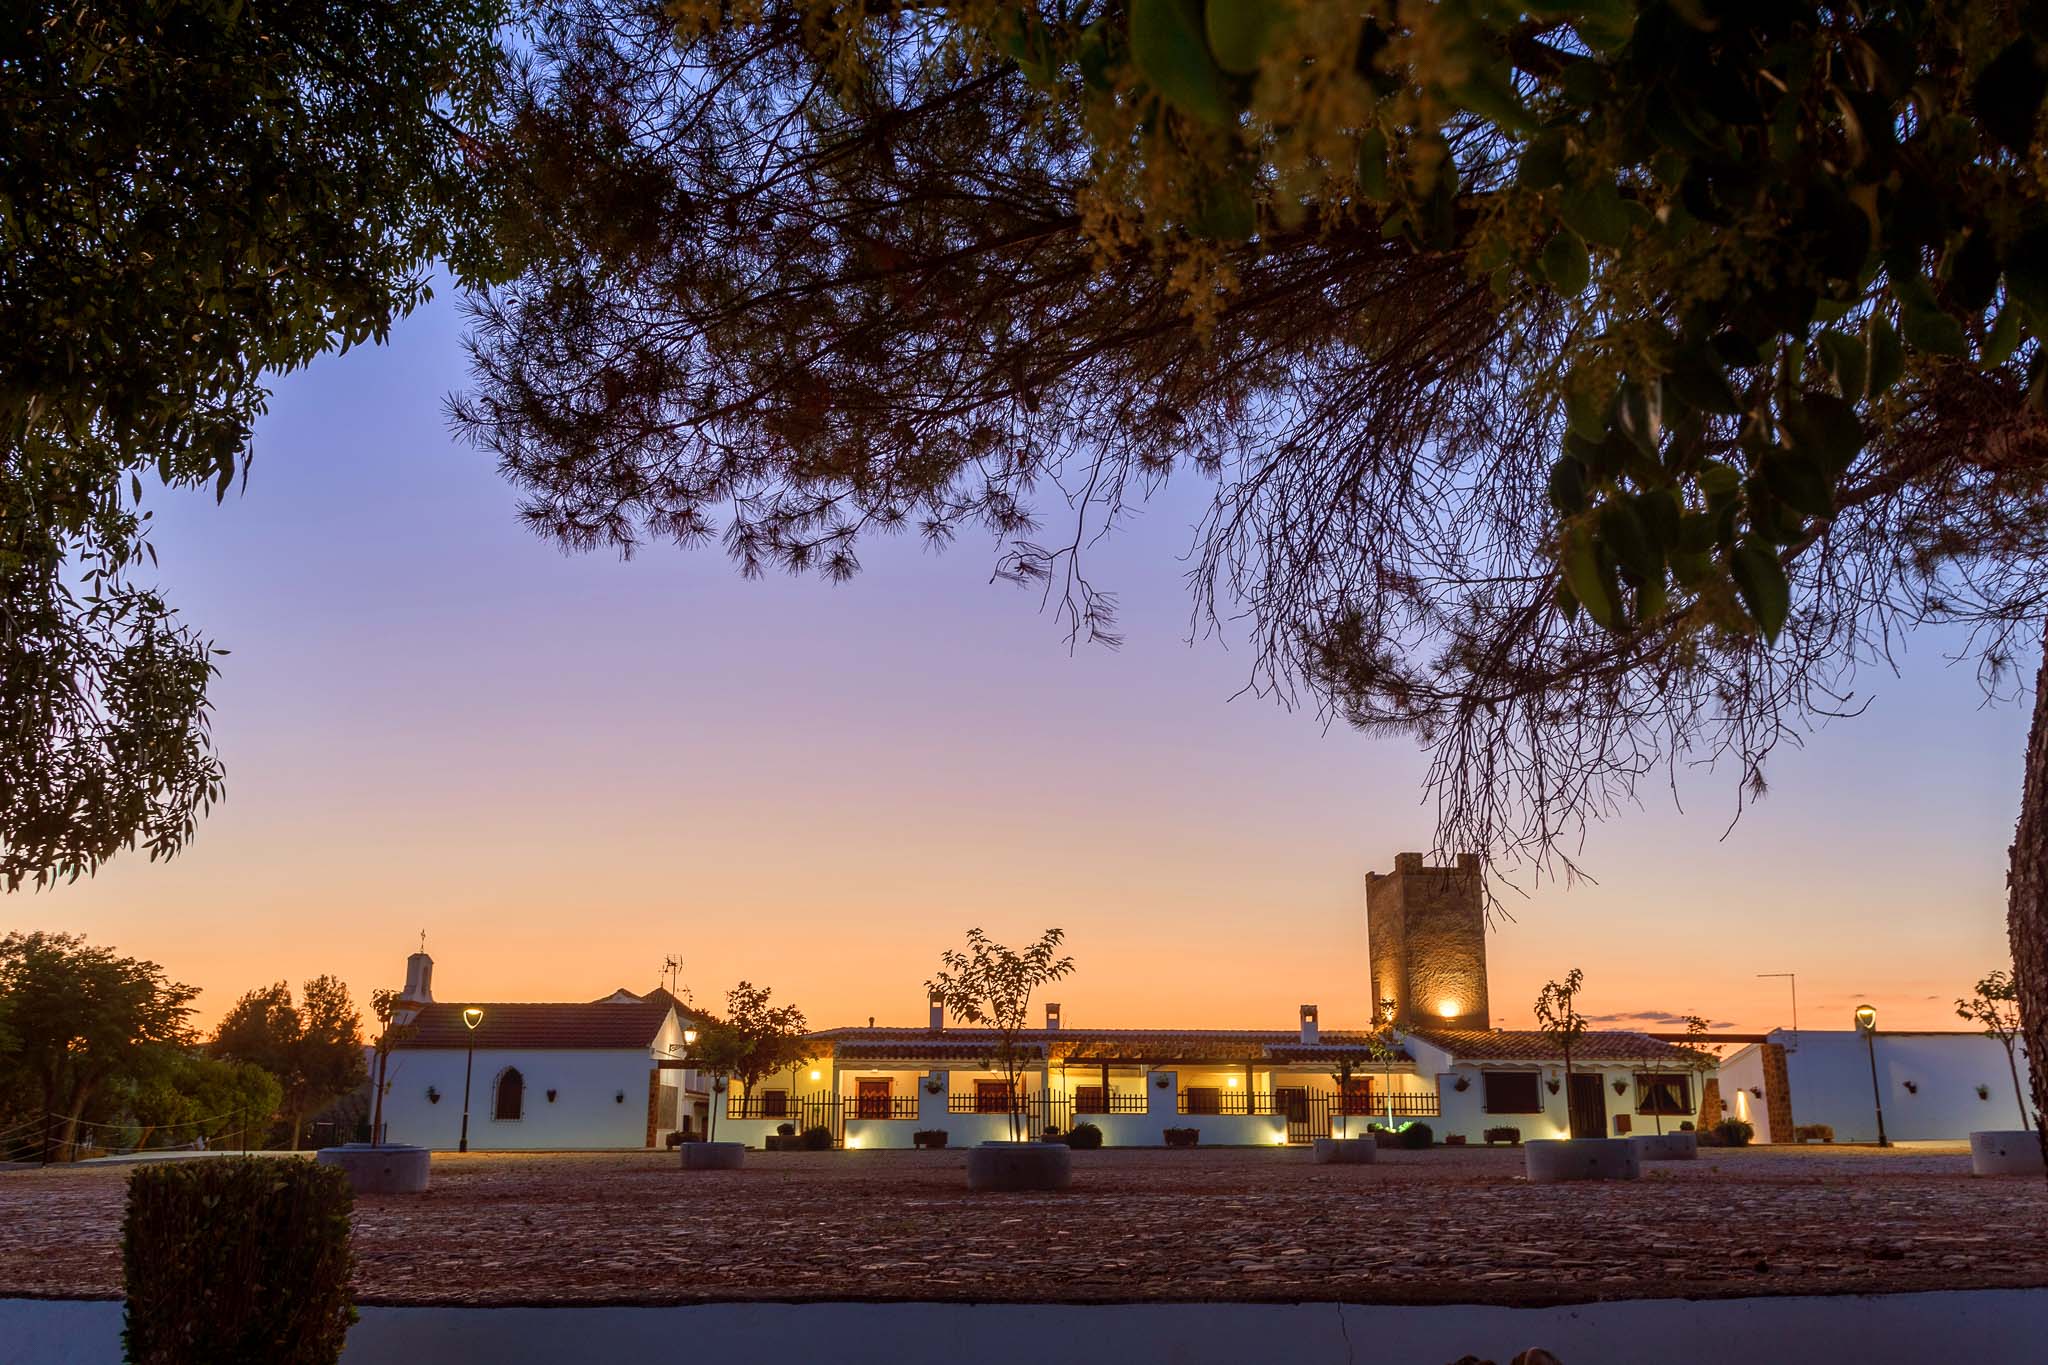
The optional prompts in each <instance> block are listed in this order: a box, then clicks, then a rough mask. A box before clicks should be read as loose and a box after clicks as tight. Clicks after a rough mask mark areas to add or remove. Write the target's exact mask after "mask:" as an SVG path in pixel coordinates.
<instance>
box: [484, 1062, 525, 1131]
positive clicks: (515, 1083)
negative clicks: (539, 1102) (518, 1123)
mask: <svg viewBox="0 0 2048 1365" xmlns="http://www.w3.org/2000/svg"><path fill="white" fill-rule="evenodd" d="M525 1107H526V1078H525V1077H524V1076H522V1075H520V1074H519V1068H517V1067H511V1066H508V1067H506V1068H505V1071H504V1074H502V1075H500V1076H499V1077H498V1084H497V1087H496V1090H495V1097H494V1098H493V1099H492V1101H491V1117H492V1118H494V1119H497V1120H498V1121H499V1122H501V1123H509V1122H512V1121H514V1120H516V1119H517V1118H518V1117H519V1116H520V1113H521V1112H522V1111H523V1110H524V1109H525Z"/></svg>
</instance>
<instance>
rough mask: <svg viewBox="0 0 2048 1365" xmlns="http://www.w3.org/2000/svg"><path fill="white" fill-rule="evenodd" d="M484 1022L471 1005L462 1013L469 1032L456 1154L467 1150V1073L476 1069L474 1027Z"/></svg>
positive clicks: (480, 1014)
mask: <svg viewBox="0 0 2048 1365" xmlns="http://www.w3.org/2000/svg"><path fill="white" fill-rule="evenodd" d="M483 1021H484V1012H483V1011H482V1010H480V1009H478V1008H477V1007H476V1006H475V1005H471V1006H470V1007H469V1008H468V1009H466V1010H464V1011H463V1012H462V1022H463V1025H464V1027H466V1028H468V1030H469V1057H468V1059H467V1060H465V1061H464V1062H463V1063H462V1140H461V1141H460V1142H458V1143H457V1144H456V1145H455V1150H456V1151H458V1152H466V1151H468V1150H469V1073H470V1072H471V1071H472V1070H474V1069H475V1068H476V1026H477V1025H478V1024H481V1023H482V1022H483Z"/></svg>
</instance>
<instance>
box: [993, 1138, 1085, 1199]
mask: <svg viewBox="0 0 2048 1365" xmlns="http://www.w3.org/2000/svg"><path fill="white" fill-rule="evenodd" d="M1073 1183H1074V1155H1073V1152H1072V1151H1071V1150H1069V1149H1068V1147H1067V1144H1066V1143H1064V1142H984V1143H982V1144H981V1145H980V1146H979V1147H971V1148H969V1149H968V1152H967V1188H968V1189H970V1190H1064V1189H1065V1188H1067V1186H1069V1185H1071V1184H1073Z"/></svg>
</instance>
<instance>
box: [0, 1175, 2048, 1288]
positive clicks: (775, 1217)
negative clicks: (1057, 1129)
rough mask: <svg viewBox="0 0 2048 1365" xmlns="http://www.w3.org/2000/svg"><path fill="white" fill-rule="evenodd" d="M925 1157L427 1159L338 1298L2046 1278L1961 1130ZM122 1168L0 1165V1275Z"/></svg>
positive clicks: (1908, 1283) (109, 1230) (378, 1215)
mask: <svg viewBox="0 0 2048 1365" xmlns="http://www.w3.org/2000/svg"><path fill="white" fill-rule="evenodd" d="M963 1160H964V1158H963V1156H962V1155H961V1153H959V1152H957V1151H953V1152H943V1151H942V1152H900V1151H890V1152H804V1153H773V1154H764V1153H758V1152H756V1153H749V1154H748V1157H747V1166H746V1169H744V1170H742V1171H736V1172H690V1173H687V1174H686V1173H684V1172H683V1171H681V1170H679V1169H678V1168H677V1162H676V1158H675V1156H674V1155H673V1154H672V1153H667V1152H663V1153H659V1154H656V1153H575V1154H571V1153H560V1154H534V1155H504V1154H474V1153H473V1154H470V1155H467V1156H454V1155H440V1156H436V1157H435V1159H434V1173H433V1188H432V1190H431V1191H430V1192H429V1193H428V1194H426V1195H425V1196H414V1197H410V1198H397V1197H382V1198H367V1199H363V1200H361V1201H359V1202H358V1204H357V1206H356V1220H355V1222H356V1256H357V1263H358V1264H357V1274H356V1287H357V1293H358V1295H359V1297H360V1298H361V1299H362V1300H363V1301H364V1302H367V1303H386V1304H399V1303H492V1304H512V1303H687V1302H693V1301H699V1300H711V1299H828V1298H829V1299H840V1298H858V1299H951V1300H990V1299H1010V1300H1019V1299H1026V1300H1063V1301H1075V1302H1087V1301H1103V1300H1109V1301H1127V1300H1145V1299H1236V1300H1304V1299H1343V1300H1347V1301H1350V1302H1358V1303H1372V1302H1411V1303H1422V1302H1435V1301H1458V1302H1481V1303H1500V1304H1537V1303H1547V1302H1562V1301H1574V1300H1584V1299H1599V1298H1625V1297H1639V1296H1660V1297H1661V1296H1672V1295H1677V1296H1712V1295H1729V1294H1813V1293H1835V1292H1872V1291H1882V1290H1915V1289H1937V1288H1962V1287H1969V1288H1988V1287H1994V1286H2038V1285H2048V1184H2044V1183H2043V1182H2041V1181H2034V1180H1976V1179H1973V1178H1972V1177H1971V1176H1970V1174H1969V1159H1968V1157H1967V1155H1965V1154H1963V1153H1962V1150H1961V1148H1960V1147H1948V1148H1938V1149H1936V1148H1912V1149H1903V1150H1901V1149H1894V1150H1893V1151H1890V1152H1880V1151H1877V1150H1876V1149H1870V1148H1814V1147H1807V1148H1763V1149H1753V1150H1735V1151H1723V1152H1715V1153H1705V1152H1703V1153H1702V1155H1701V1160H1700V1161H1698V1162H1697V1163H1691V1164H1688V1163H1670V1164H1663V1165H1658V1166H1652V1167H1646V1168H1645V1175H1644V1178H1643V1179H1642V1180H1640V1181H1637V1182H1634V1183H1620V1184H1605V1185H1575V1186H1559V1185H1552V1186H1531V1185H1529V1184H1528V1183H1526V1182H1525V1181H1524V1180H1522V1179H1521V1170H1522V1158H1521V1154H1520V1153H1519V1152H1515V1151H1509V1150H1483V1149H1480V1150H1467V1151H1459V1150H1455V1149H1448V1148H1444V1149H1437V1150H1434V1151H1427V1152H1390V1153H1383V1154H1382V1156H1381V1164H1379V1165H1376V1166H1317V1165H1315V1164H1314V1163H1313V1162H1312V1161H1311V1160H1310V1157H1309V1154H1308V1153H1307V1152H1305V1151H1299V1150H1285V1151H1266V1150H1246V1149H1221V1150H1210V1151H1188V1152H1181V1151H1143V1150H1124V1151H1114V1150H1112V1151H1100V1152H1077V1153H1075V1156H1074V1168H1075V1176H1074V1188H1073V1189H1072V1190H1071V1191H1070V1192H1068V1193H1065V1194H1059V1195H998V1194H983V1195H971V1194H969V1193H968V1192H967V1191H966V1189H965V1188H964V1176H963V1173H962V1169H961V1167H962V1163H963ZM127 1172H128V1168H125V1167H118V1166H116V1167H96V1168H83V1167H74V1168H70V1169H61V1168H60V1169H53V1170H49V1171H41V1170H35V1169H22V1168H17V1169H13V1170H4V1171H0V1296H5V1295H23V1294H29V1295H68V1296H81V1295H98V1296H111V1295H118V1294H119V1292H120V1288H121V1268H120V1221H121V1207H122V1199H123V1193H124V1190H123V1187H124V1184H125V1181H126V1177H127Z"/></svg>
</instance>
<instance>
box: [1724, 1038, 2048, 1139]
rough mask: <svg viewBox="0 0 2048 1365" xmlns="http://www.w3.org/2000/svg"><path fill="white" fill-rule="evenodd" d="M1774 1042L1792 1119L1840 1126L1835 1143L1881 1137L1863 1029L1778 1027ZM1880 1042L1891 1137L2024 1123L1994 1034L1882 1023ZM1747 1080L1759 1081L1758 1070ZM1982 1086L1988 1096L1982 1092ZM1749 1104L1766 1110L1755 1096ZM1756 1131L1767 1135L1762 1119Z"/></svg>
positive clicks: (1958, 1134) (1955, 1135)
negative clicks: (1781, 1057) (1786, 1078)
mask: <svg viewBox="0 0 2048 1365" xmlns="http://www.w3.org/2000/svg"><path fill="white" fill-rule="evenodd" d="M1771 1041H1772V1042H1775V1043H1783V1044H1785V1045H1786V1052H1785V1069H1786V1071H1787V1072H1788V1073H1789V1074H1790V1076H1791V1079H1792V1121H1793V1122H1794V1123H1795V1124H1807V1123H1825V1124H1828V1125H1829V1126H1831V1127H1832V1128H1833V1129H1834V1130H1835V1140H1836V1141H1837V1142H1875V1141H1876V1140H1877V1113H1876V1107H1875V1104H1874V1101H1873V1096H1872V1094H1871V1085H1870V1061H1871V1058H1870V1053H1869V1052H1868V1051H1867V1050H1866V1049H1865V1045H1864V1041H1863V1036H1862V1035H1861V1034H1859V1033H1857V1032H1855V1031H1854V1030H1842V1031H1825V1032H1823V1031H1819V1030H1814V1029H1806V1030H1802V1031H1801V1032H1800V1033H1799V1034H1798V1035H1797V1036H1796V1039H1795V1037H1794V1035H1793V1034H1791V1033H1790V1032H1779V1033H1773V1034H1772V1035H1771ZM1875 1045H1876V1053H1877V1084H1878V1092H1879V1094H1880V1095H1881V1096H1882V1098H1883V1101H1884V1128H1885V1136H1886V1137H1888V1138H1890V1139H1892V1140H1893V1141H1894V1142H1912V1141H1921V1140H1929V1139H1962V1138H1966V1137H1968V1136H1969V1135H1970V1134H1971V1133H1972V1132H1973V1131H1976V1130H1978V1129H1985V1128H2018V1127H2020V1126H2022V1121H2021V1110H2020V1106H2019V1102H2018V1100H2017V1099H2016V1098H2015V1097H2014V1095H2013V1087H2012V1072H2011V1071H2010V1070H2009V1069H2008V1068H2007V1066H2006V1059H2005V1048H2004V1046H2003V1045H2001V1044H2000V1043H1999V1042H1998V1040H1997V1039H1995V1038H1987V1037H1985V1036H1983V1035H1982V1034H1970V1033H1893V1034H1888V1033H1886V1032H1884V1031H1883V1030H1882V1029H1880V1030H1878V1033H1877V1037H1876V1040H1875ZM2018 1053H2019V1055H2018V1062H2019V1073H2020V1084H2021V1085H2022V1086H2024V1085H2025V1084H2026V1083H2027V1054H2026V1049H2025V1047H2023V1046H2022V1047H2020V1048H2019V1049H2018ZM1758 1070H1759V1072H1760V1071H1761V1064H1760V1063H1759V1065H1758ZM1908 1081H1911V1082H1913V1084H1914V1085H1916V1086H1917V1087H1918V1088H1919V1089H1918V1093H1915V1092H1914V1091H1911V1090H1908V1089H1907V1088H1906V1082H1908ZM1745 1084H1754V1085H1762V1084H1763V1081H1762V1078H1761V1075H1759V1076H1758V1078H1757V1079H1756V1080H1754V1081H1750V1082H1745ZM1980 1085H1981V1086H1983V1087H1984V1088H1985V1090H1986V1091H1987V1092H1988V1095H1989V1098H1982V1099H1980V1098H1979V1097H1978V1095H1977V1087H1978V1086H1980ZM1751 1107H1752V1109H1759V1110H1760V1109H1762V1108H1763V1106H1762V1105H1761V1104H1760V1103H1756V1102H1754V1101H1752V1105H1751ZM1757 1135H1758V1137H1759V1138H1762V1137H1763V1126H1762V1125H1759V1126H1758V1133H1757ZM1775 1140H1777V1141H1790V1140H1791V1139H1790V1137H1789V1136H1784V1137H1776V1138H1775Z"/></svg>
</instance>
